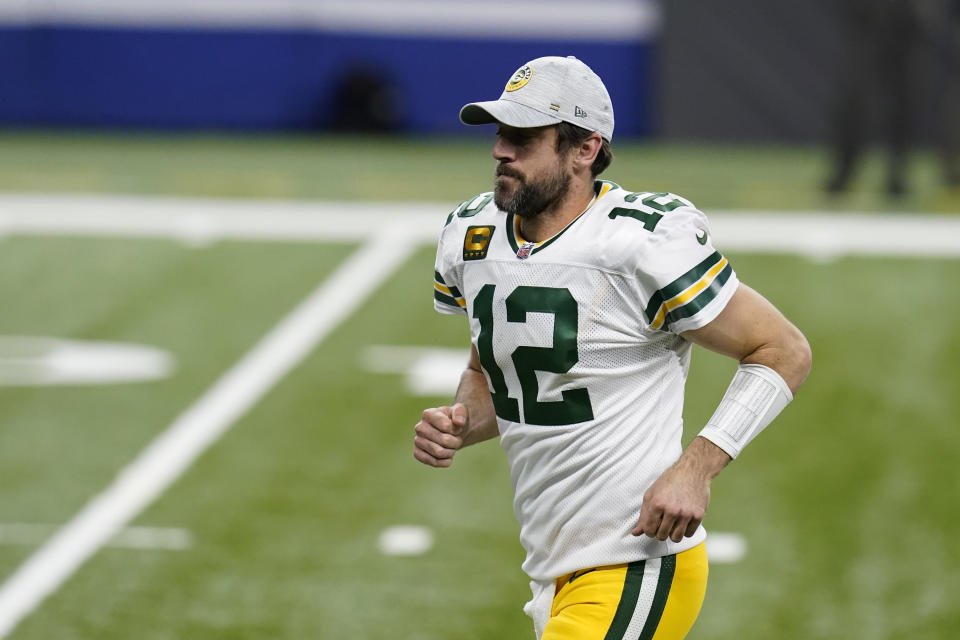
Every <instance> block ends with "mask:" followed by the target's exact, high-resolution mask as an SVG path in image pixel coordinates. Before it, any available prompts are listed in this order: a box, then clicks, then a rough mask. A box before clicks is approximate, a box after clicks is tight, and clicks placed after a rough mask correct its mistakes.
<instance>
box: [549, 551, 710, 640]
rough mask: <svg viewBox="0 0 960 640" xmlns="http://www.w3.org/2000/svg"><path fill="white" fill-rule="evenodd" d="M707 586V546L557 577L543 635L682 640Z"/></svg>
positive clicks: (570, 639)
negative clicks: (555, 588)
mask: <svg viewBox="0 0 960 640" xmlns="http://www.w3.org/2000/svg"><path fill="white" fill-rule="evenodd" d="M706 589H707V552H706V545H705V544H700V545H697V546H696V547H694V548H693V549H689V550H687V551H684V552H682V553H678V554H676V555H672V556H665V557H663V558H653V559H650V560H641V561H638V562H631V563H629V564H621V565H613V566H609V567H597V568H595V569H584V570H582V571H577V572H576V573H571V574H569V575H566V576H563V577H562V578H560V579H559V580H557V593H556V596H554V599H553V608H552V610H551V612H550V621H549V622H548V623H547V626H546V627H545V628H544V631H543V636H542V637H541V640H682V638H684V637H686V635H687V632H689V631H690V628H691V627H692V626H693V623H694V621H695V620H696V619H697V615H698V614H699V613H700V607H701V605H703V596H704V593H705V592H706Z"/></svg>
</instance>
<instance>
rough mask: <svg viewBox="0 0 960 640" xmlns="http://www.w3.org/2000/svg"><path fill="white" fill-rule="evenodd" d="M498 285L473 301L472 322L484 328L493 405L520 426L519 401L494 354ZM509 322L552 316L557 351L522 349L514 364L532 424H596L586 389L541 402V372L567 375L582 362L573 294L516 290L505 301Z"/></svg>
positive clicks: (482, 344)
mask: <svg viewBox="0 0 960 640" xmlns="http://www.w3.org/2000/svg"><path fill="white" fill-rule="evenodd" d="M495 289H496V285H492V284H488V285H484V286H483V288H482V289H480V292H479V293H478V294H477V297H476V298H475V299H474V302H473V317H474V318H476V319H477V320H478V321H479V323H480V335H479V336H478V338H477V352H478V353H479V355H480V364H482V365H483V368H484V370H486V372H487V376H488V377H489V379H490V384H491V386H492V387H493V392H492V393H491V395H492V397H493V406H494V408H495V409H496V412H497V415H498V416H500V417H501V418H503V419H504V420H510V421H513V422H519V421H520V410H519V405H518V403H517V400H516V399H515V398H511V397H510V395H509V389H507V383H506V380H505V379H504V377H503V371H502V370H501V369H500V367H499V366H498V365H497V362H496V359H495V358H494V355H493V293H494V290H495ZM505 302H506V307H507V322H518V323H519V322H526V321H527V314H528V313H551V314H553V316H554V321H553V346H552V347H549V348H548V347H528V346H520V347H517V348H516V349H515V350H514V351H513V354H512V355H511V359H512V360H513V366H514V369H515V370H516V372H517V378H519V380H520V390H521V394H522V396H523V414H524V418H525V421H526V422H527V424H539V425H564V424H574V423H577V422H585V421H587V420H592V419H593V407H592V406H591V404H590V394H589V393H588V391H587V390H586V389H585V388H578V389H567V390H565V391H563V392H561V397H562V398H563V399H562V400H557V401H554V402H539V401H538V400H537V395H538V393H539V385H538V383H537V371H546V372H549V373H566V372H568V371H569V370H570V368H571V367H573V365H575V364H576V363H577V362H578V361H579V356H578V354H577V301H576V300H575V299H574V297H573V295H572V294H571V293H570V291H569V290H568V289H559V288H554V287H517V288H516V289H514V290H513V291H512V292H511V293H510V295H508V296H507V299H506V300H505Z"/></svg>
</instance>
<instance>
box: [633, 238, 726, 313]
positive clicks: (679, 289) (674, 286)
mask: <svg viewBox="0 0 960 640" xmlns="http://www.w3.org/2000/svg"><path fill="white" fill-rule="evenodd" d="M721 260H723V256H722V255H720V252H719V251H714V252H713V253H712V254H710V255H709V256H707V258H706V259H705V260H703V261H702V262H701V263H700V264H698V265H697V266H695V267H694V268H693V269H690V271H687V272H686V273H685V274H683V275H682V276H680V277H679V278H677V279H676V280H674V281H673V282H671V283H670V284H668V285H667V286H665V287H664V288H663V289H660V290H659V291H657V292H656V293H655V294H653V297H652V298H650V303H649V304H648V305H647V308H646V310H645V311H644V314H645V315H646V316H647V323H648V324H653V319H654V318H656V317H657V311H659V310H660V305H662V304H663V303H664V302H666V301H667V300H669V299H670V298H674V297H676V296H677V295H678V294H680V293H683V291H684V290H685V289H688V288H689V287H690V285H692V284H695V283H696V282H697V280H699V279H700V278H702V277H703V274H705V273H706V272H707V271H710V269H711V268H713V266H714V265H715V264H717V263H718V262H720V261H721Z"/></svg>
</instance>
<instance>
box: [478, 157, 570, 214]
mask: <svg viewBox="0 0 960 640" xmlns="http://www.w3.org/2000/svg"><path fill="white" fill-rule="evenodd" d="M502 175H505V176H512V177H513V178H514V179H515V180H516V181H517V183H518V184H517V187H516V189H515V190H514V192H513V195H510V196H508V195H507V193H506V191H507V189H506V186H505V185H504V183H503V181H501V180H497V181H496V185H495V187H494V190H493V201H494V203H496V205H497V207H498V208H499V209H500V210H501V211H506V212H507V213H512V214H513V215H515V216H519V217H521V218H535V217H537V216H538V215H540V214H541V213H543V212H544V211H547V210H549V209H551V208H553V207H555V206H556V205H557V204H559V203H560V202H562V201H563V199H564V198H566V197H567V193H568V192H569V191H570V180H571V177H572V176H571V175H570V174H568V173H565V172H564V171H563V169H562V168H561V167H557V171H556V173H554V174H553V175H550V176H547V177H546V178H544V179H542V180H540V181H538V182H528V181H527V179H526V177H525V176H524V175H523V174H522V173H520V172H519V171H516V170H514V169H510V168H507V167H497V176H502Z"/></svg>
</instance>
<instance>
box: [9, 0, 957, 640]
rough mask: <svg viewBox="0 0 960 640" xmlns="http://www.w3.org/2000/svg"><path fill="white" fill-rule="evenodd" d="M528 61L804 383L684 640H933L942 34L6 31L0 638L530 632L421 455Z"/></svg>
mask: <svg viewBox="0 0 960 640" xmlns="http://www.w3.org/2000/svg"><path fill="white" fill-rule="evenodd" d="M543 55H574V56H577V57H578V58H580V59H582V60H583V61H585V62H586V63H587V64H588V65H590V66H591V68H593V69H594V70H595V71H596V72H597V73H598V74H599V75H600V76H601V77H602V78H603V79H604V81H605V83H606V85H607V88H608V90H609V92H610V94H611V96H612V99H613V102H614V110H615V116H616V129H615V134H614V141H613V144H614V152H615V154H616V160H615V162H614V164H613V165H612V167H611V168H610V169H609V170H608V171H607V172H606V173H605V174H604V176H603V177H604V178H607V179H610V180H613V181H616V182H618V183H619V184H621V185H623V186H624V187H626V188H628V189H631V190H645V191H652V192H675V193H678V194H680V195H683V196H685V197H687V198H689V199H691V200H693V201H694V202H695V203H696V204H697V205H698V207H699V208H701V209H702V210H704V211H705V212H707V214H708V215H709V216H710V218H711V220H712V221H713V223H714V225H715V228H714V233H715V237H716V238H717V244H718V246H719V247H720V248H721V250H723V251H724V253H725V254H726V255H728V256H729V257H730V259H731V262H733V264H734V266H735V267H736V268H737V271H738V273H739V275H740V277H741V279H742V280H744V281H746V282H748V283H750V284H751V285H754V286H755V287H756V288H758V289H759V290H760V291H762V292H763V293H764V294H766V295H767V296H768V297H770V298H771V299H772V300H773V301H774V302H775V303H776V304H777V306H778V307H780V308H781V309H782V310H783V311H784V312H785V313H786V314H787V315H788V316H789V317H790V318H791V319H792V320H793V321H794V322H795V323H796V324H797V325H798V326H800V328H801V329H803V330H804V331H805V333H806V334H807V336H808V338H809V339H810V342H811V344H812V346H813V349H814V356H815V365H814V372H813V375H812V377H811V379H810V381H809V382H808V384H807V386H806V387H805V389H804V390H803V392H802V393H801V394H800V396H799V397H798V399H797V402H796V403H794V405H792V406H791V407H790V409H789V410H788V411H787V412H786V413H785V414H784V415H783V416H782V418H781V419H780V420H778V423H777V425H776V426H775V428H771V429H770V430H769V433H765V434H764V436H763V438H761V439H759V440H758V441H757V442H756V443H754V445H753V446H752V447H751V449H750V451H748V452H747V453H745V454H744V456H743V457H742V458H741V459H739V460H738V461H737V464H736V465H734V466H732V467H731V468H730V469H729V470H728V471H726V472H725V473H724V474H722V475H721V476H720V477H719V478H718V480H717V481H716V483H715V485H714V487H715V488H714V498H713V504H712V507H711V513H710V514H709V515H708V520H707V522H706V523H705V524H706V525H707V526H708V528H709V529H710V530H712V531H717V532H718V535H717V536H716V539H717V540H726V541H727V542H728V543H729V544H728V545H727V547H725V550H724V549H723V548H721V549H719V550H717V549H715V550H714V555H713V556H712V557H713V559H714V561H715V564H714V565H713V566H712V568H711V587H710V589H709V590H708V596H707V602H706V604H705V607H704V611H703V614H702V616H701V619H700V621H699V622H698V624H697V626H696V627H695V628H694V631H693V633H692V634H691V638H695V639H714V638H716V639H719V638H736V637H739V638H751V637H775V638H784V639H788V640H789V639H793V638H797V639H799V638H804V639H809V638H837V637H843V638H863V639H870V640H873V639H877V638H944V639H945V638H953V637H958V636H960V608H958V607H957V605H956V603H957V602H958V601H960V551H958V550H957V547H956V545H955V543H954V541H955V540H956V539H957V537H958V536H960V520H958V518H957V516H956V512H957V507H956V491H957V487H958V486H960V471H958V468H957V467H956V465H955V464H954V460H955V459H956V458H957V455H958V454H960V450H958V444H957V437H956V427H957V424H958V423H957V419H956V416H957V415H958V413H960V412H958V409H960V406H958V399H957V394H956V389H957V385H958V382H960V366H958V365H957V362H958V361H960V332H958V331H957V329H956V322H955V320H954V318H955V317H956V316H957V315H958V312H960V296H958V294H957V287H956V285H955V283H956V282H957V281H958V279H960V264H958V260H957V257H958V255H960V215H958V214H960V2H957V1H956V0H882V1H880V0H842V1H841V0H807V1H806V2H801V3H797V2H787V1H786V0H771V1H769V2H764V3H753V2H745V1H744V0H729V1H728V2H724V3H721V4H717V5H714V4H711V3H702V2H694V1H692V0H671V1H670V2H657V1H655V0H593V1H591V2H580V1H572V0H554V1H552V2H546V1H544V0H514V1H506V0H504V1H500V0H493V1H487V2H472V1H457V2H453V1H444V0H395V1H388V0H351V1H349V2H343V1H335V0H285V1H271V0H233V1H231V2H226V1H225V0H166V1H164V2H160V1H159V0H0V299H2V300H4V301H5V304H4V305H3V313H0V424H2V427H0V580H2V581H3V582H2V585H0V637H6V636H7V635H9V636H10V637H13V638H128V637H139V638H184V637H189V638H221V637H229V638H305V637H308V638H339V637H352V638H383V637H388V636H390V637H400V638H406V639H454V638H465V637H483V638H507V637H510V638H513V637H521V638H522V637H532V631H531V628H530V625H529V622H528V620H527V619H526V618H525V617H524V616H523V614H522V612H521V610H520V607H521V605H522V603H523V602H525V600H526V599H527V597H528V590H527V584H526V580H525V579H524V576H523V575H522V573H521V571H520V568H519V565H520V562H521V561H522V553H521V550H520V546H519V542H518V539H517V525H516V522H515V520H514V518H513V515H512V511H511V507H510V497H511V492H510V485H509V478H508V475H507V469H506V464H505V462H504V460H503V455H502V452H501V451H500V450H499V448H498V447H497V446H496V445H495V444H493V443H488V444H487V445H484V446H480V447H477V448H476V449H475V450H469V451H466V452H464V453H463V454H462V455H458V460H457V464H455V465H454V467H453V468H452V469H450V470H447V471H437V470H430V469H426V468H420V467H419V466H418V465H417V464H416V463H415V462H414V461H413V459H412V455H411V443H410V440H411V434H412V426H413V424H414V423H415V421H416V419H417V417H418V416H419V412H420V410H421V409H422V408H423V407H426V406H433V405H436V404H440V403H444V402H446V401H447V400H448V399H449V397H450V394H451V393H452V388H451V384H455V382H456V376H457V368H458V367H459V366H460V363H462V362H463V358H464V357H465V348H464V347H465V345H466V340H467V329H466V326H465V325H463V323H462V322H458V321H457V320H452V319H449V318H443V317H437V314H435V313H434V312H433V311H432V309H431V308H430V284H429V278H430V269H431V267H432V263H433V247H432V242H433V238H434V237H435V235H436V233H437V232H438V231H439V228H440V226H441V225H442V220H443V219H444V218H445V216H446V214H447V213H448V212H449V211H451V210H453V209H454V208H455V207H456V206H457V204H458V203H460V202H462V201H464V200H466V199H470V198H472V197H473V196H474V195H475V194H478V193H481V192H484V191H488V190H489V189H490V186H491V184H492V177H493V175H492V172H493V160H492V159H491V158H490V156H489V149H490V146H491V144H492V141H493V131H492V129H491V128H487V127H469V128H468V127H465V126H463V125H462V124H460V122H459V120H458V117H457V114H458V111H459V108H460V107H461V106H462V105H463V104H465V103H467V102H470V101H475V100H487V99H494V98H496V97H497V96H498V95H499V94H500V92H501V90H502V87H503V85H504V84H505V82H506V81H507V79H509V77H510V76H511V75H512V74H513V72H514V71H515V70H516V69H517V68H518V67H519V66H521V65H522V64H523V63H524V62H525V61H527V60H529V59H532V58H535V57H539V56H543ZM731 374H732V369H731V363H730V362H728V361H725V360H723V359H722V358H719V357H716V356H713V355H711V354H708V353H705V352H702V351H697V354H696V355H695V356H694V365H693V368H692V370H691V377H690V383H689V386H688V389H689V392H688V401H687V407H686V409H685V419H686V421H687V423H688V425H690V426H689V427H688V429H687V437H688V438H690V437H693V435H694V434H695V433H696V432H697V431H698V428H697V425H699V424H702V423H703V422H704V421H705V420H706V419H707V418H708V417H709V415H710V413H712V409H713V407H715V406H716V402H717V401H718V400H719V398H720V396H721V395H722V393H723V390H724V389H725V387H726V383H727V381H728V380H729V377H730V375H731ZM173 433H176V434H180V435H177V436H176V437H172V436H171V437H170V438H168V439H165V438H167V435H168V434H173ZM151 443H153V444H151ZM158 443H159V444H158ZM148 453H149V454H150V455H155V456H156V457H155V458H149V459H147V458H146V457H144V456H147V454H148ZM132 479H136V481H133V480H132ZM133 485H136V487H138V488H137V489H135V490H134V489H130V486H133ZM131 492H132V493H131ZM131 496H132V497H131Z"/></svg>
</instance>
